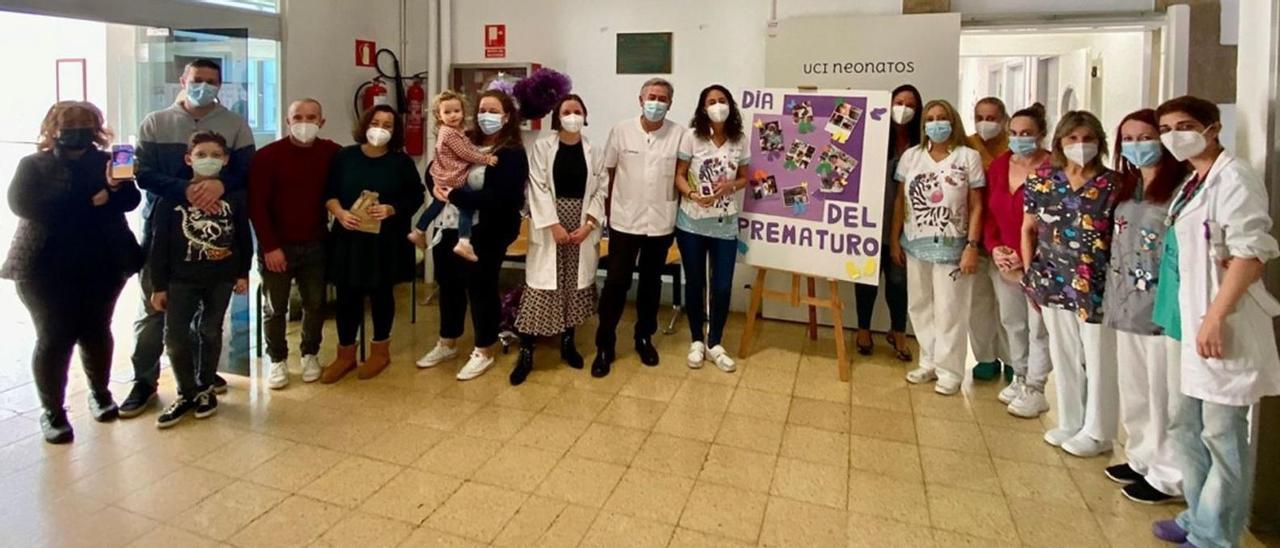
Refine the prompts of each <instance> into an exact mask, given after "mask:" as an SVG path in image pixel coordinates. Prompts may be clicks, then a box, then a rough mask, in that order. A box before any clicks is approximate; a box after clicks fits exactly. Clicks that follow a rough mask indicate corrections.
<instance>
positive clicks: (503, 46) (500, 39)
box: [484, 25, 507, 59]
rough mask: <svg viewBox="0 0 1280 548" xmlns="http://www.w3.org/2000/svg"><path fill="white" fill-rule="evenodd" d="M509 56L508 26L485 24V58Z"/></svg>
mask: <svg viewBox="0 0 1280 548" xmlns="http://www.w3.org/2000/svg"><path fill="white" fill-rule="evenodd" d="M506 56H507V26H506V25H485V26H484V58H485V59H502V58H503V57H506Z"/></svg>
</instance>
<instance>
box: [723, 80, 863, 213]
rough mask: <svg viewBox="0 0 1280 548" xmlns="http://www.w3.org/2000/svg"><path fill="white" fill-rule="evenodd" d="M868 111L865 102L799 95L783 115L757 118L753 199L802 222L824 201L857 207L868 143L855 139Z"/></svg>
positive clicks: (754, 122) (789, 97)
mask: <svg viewBox="0 0 1280 548" xmlns="http://www.w3.org/2000/svg"><path fill="white" fill-rule="evenodd" d="M865 108H866V101H865V99H862V98H852V97H831V96H817V95H815V96H806V95H801V94H797V95H787V96H786V98H785V99H784V105H783V108H782V113H781V114H756V115H755V116H754V118H753V120H752V131H753V132H754V139H752V141H753V144H754V146H755V147H756V150H755V153H756V154H755V156H756V158H757V159H756V160H754V161H753V162H752V164H751V167H752V170H751V178H750V181H751V192H750V193H749V195H748V200H755V201H758V202H761V203H759V204H756V206H757V209H765V210H770V209H775V207H776V208H777V209H778V211H777V213H778V214H788V215H790V216H794V217H801V218H813V217H812V216H813V215H816V214H817V212H818V208H814V207H813V206H814V205H819V204H820V202H821V201H825V200H828V199H830V200H838V201H846V202H856V201H857V200H858V190H859V189H858V186H859V185H858V184H856V181H857V180H858V167H859V164H860V162H859V158H860V157H861V153H862V150H861V147H862V140H861V138H860V137H859V138H857V139H855V138H853V137H854V136H855V134H859V128H860V124H862V122H863V112H864V110H865ZM814 120H819V121H825V123H824V124H823V125H822V126H817V125H815V123H814ZM819 128H821V129H819ZM771 201H772V202H776V203H777V205H776V206H773V204H768V202H771ZM761 206H763V207H761Z"/></svg>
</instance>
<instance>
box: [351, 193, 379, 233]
mask: <svg viewBox="0 0 1280 548" xmlns="http://www.w3.org/2000/svg"><path fill="white" fill-rule="evenodd" d="M376 205H378V193H377V192H373V191H370V190H363V191H361V192H360V197H359V198H356V201H355V203H353V204H351V214H352V215H355V216H356V218H357V219H360V226H359V227H356V230H358V231H360V232H368V233H369V234H377V233H379V232H382V221H379V220H377V219H374V218H373V217H372V216H370V215H369V208H370V207H373V206H376Z"/></svg>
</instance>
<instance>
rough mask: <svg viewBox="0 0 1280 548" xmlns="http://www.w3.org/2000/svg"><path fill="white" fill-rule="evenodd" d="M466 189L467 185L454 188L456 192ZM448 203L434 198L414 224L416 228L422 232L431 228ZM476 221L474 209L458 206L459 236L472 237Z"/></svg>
mask: <svg viewBox="0 0 1280 548" xmlns="http://www.w3.org/2000/svg"><path fill="white" fill-rule="evenodd" d="M466 191H467V187H466V186H460V187H458V188H457V189H455V190H454V192H466ZM446 205H449V203H448V202H441V201H440V200H433V201H432V202H431V205H428V206H427V210H426V211H423V212H422V215H420V216H419V217H418V222H417V224H415V225H414V228H417V229H418V230H420V231H422V232H426V231H427V229H428V228H431V223H433V222H435V220H436V217H439V216H440V214H441V213H443V212H444V206H446ZM474 221H475V212H474V211H472V210H470V209H462V208H458V237H459V238H470V237H471V225H472V224H473V222H474Z"/></svg>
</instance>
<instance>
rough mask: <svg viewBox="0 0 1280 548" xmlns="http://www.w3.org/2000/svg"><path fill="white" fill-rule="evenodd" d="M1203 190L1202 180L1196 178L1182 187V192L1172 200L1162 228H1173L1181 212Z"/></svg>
mask: <svg viewBox="0 0 1280 548" xmlns="http://www.w3.org/2000/svg"><path fill="white" fill-rule="evenodd" d="M1201 188H1204V179H1202V178H1200V177H1196V178H1194V179H1192V180H1191V181H1188V182H1187V184H1186V185H1184V186H1183V187H1182V192H1179V193H1178V197H1177V198H1175V199H1174V200H1173V207H1171V208H1170V209H1169V216H1168V217H1165V220H1164V226H1173V223H1176V222H1178V216H1179V215H1181V214H1182V210H1183V209H1186V207H1187V205H1188V204H1190V203H1191V200H1192V199H1194V198H1195V197H1196V195H1197V194H1200V189H1201Z"/></svg>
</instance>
